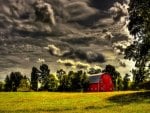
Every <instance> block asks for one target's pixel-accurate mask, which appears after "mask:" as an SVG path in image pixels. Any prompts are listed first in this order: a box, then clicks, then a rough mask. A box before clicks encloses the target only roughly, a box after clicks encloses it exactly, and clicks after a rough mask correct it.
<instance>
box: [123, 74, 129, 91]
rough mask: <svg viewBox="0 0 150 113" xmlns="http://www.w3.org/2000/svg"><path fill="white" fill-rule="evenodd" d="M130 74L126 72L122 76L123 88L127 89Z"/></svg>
mask: <svg viewBox="0 0 150 113" xmlns="http://www.w3.org/2000/svg"><path fill="white" fill-rule="evenodd" d="M130 82H131V81H130V75H129V74H126V75H125V76H124V78H123V90H129V89H130Z"/></svg>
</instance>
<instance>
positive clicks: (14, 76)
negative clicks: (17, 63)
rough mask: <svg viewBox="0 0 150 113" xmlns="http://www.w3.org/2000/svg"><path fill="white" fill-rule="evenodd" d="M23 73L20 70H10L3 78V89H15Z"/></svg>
mask: <svg viewBox="0 0 150 113" xmlns="http://www.w3.org/2000/svg"><path fill="white" fill-rule="evenodd" d="M22 78H23V75H22V74H21V73H20V72H12V73H11V74H10V75H9V76H6V78H5V91H17V88H18V86H19V84H20V81H21V79H22Z"/></svg>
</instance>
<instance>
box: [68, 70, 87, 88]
mask: <svg viewBox="0 0 150 113" xmlns="http://www.w3.org/2000/svg"><path fill="white" fill-rule="evenodd" d="M71 83H72V86H71V87H72V89H73V91H85V90H86V89H87V88H88V85H89V80H88V77H87V74H86V73H85V72H83V71H82V70H79V71H77V72H76V73H74V75H73V76H72V79H71Z"/></svg>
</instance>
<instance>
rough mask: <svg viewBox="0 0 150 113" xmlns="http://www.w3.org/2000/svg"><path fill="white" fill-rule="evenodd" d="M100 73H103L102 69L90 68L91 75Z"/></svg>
mask: <svg viewBox="0 0 150 113" xmlns="http://www.w3.org/2000/svg"><path fill="white" fill-rule="evenodd" d="M100 72H101V69H95V68H90V69H89V71H88V73H89V74H97V73H100Z"/></svg>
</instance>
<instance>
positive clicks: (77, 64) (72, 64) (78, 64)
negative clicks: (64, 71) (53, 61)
mask: <svg viewBox="0 0 150 113" xmlns="http://www.w3.org/2000/svg"><path fill="white" fill-rule="evenodd" d="M57 63H60V64H63V65H65V66H69V67H75V68H77V69H87V68H89V67H90V65H89V64H88V63H83V62H79V61H74V60H70V59H66V60H61V59H58V60H57Z"/></svg>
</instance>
